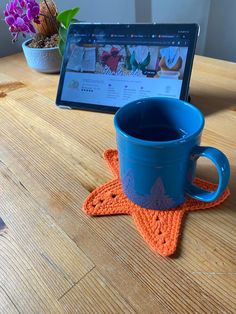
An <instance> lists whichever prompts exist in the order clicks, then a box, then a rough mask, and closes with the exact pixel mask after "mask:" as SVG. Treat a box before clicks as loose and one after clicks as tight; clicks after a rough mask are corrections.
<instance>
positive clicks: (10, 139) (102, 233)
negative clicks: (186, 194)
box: [0, 54, 236, 314]
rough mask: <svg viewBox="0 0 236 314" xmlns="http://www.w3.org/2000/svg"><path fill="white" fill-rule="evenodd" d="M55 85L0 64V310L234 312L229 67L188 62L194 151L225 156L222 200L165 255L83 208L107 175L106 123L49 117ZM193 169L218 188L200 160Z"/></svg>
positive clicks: (113, 220) (15, 59) (234, 181)
mask: <svg viewBox="0 0 236 314" xmlns="http://www.w3.org/2000/svg"><path fill="white" fill-rule="evenodd" d="M58 79H59V77H58V75H46V74H40V73H37V72H35V71H33V70H31V69H29V68H28V67H27V65H26V62H25V60H24V57H23V55H22V54H17V55H13V56H10V57H5V58H1V59H0V218H1V219H0V313H30V314H31V313H236V298H235V295H236V64H234V63H230V62H226V61H220V60H214V59H209V58H205V57H199V56H197V57H196V58H195V62H194V68H193V74H192V80H191V88H190V93H191V97H192V103H194V104H195V105H196V106H197V107H198V108H200V109H201V110H202V112H203V113H204V115H205V117H206V126H205V129H204V132H203V138H202V144H203V145H209V146H215V147H218V148H219V149H221V150H222V151H223V152H225V153H226V154H227V156H228V157H229V160H230V163H231V180H230V190H231V196H230V198H229V199H228V200H227V201H226V202H225V203H223V204H222V205H220V206H219V207H218V208H217V209H214V210H209V211H205V212H196V213H190V214H189V215H188V216H187V217H186V219H185V224H184V227H183V232H182V236H181V241H180V243H179V247H178V250H177V252H176V254H175V255H174V256H172V257H171V258H164V257H161V256H159V255H157V254H155V253H153V252H152V251H151V250H150V249H149V248H148V247H147V245H146V244H145V243H144V241H143V239H142V238H141V236H140V235H139V233H138V232H137V230H136V229H135V227H134V225H133V222H132V219H131V217H129V216H115V217H100V218H91V217H87V216H86V215H85V214H84V213H83V212H82V211H81V206H82V203H83V201H84V199H85V198H86V197H87V196H88V194H89V192H91V191H92V190H93V189H94V188H95V187H97V186H99V185H101V184H103V183H105V182H106V181H108V180H109V179H111V178H112V175H111V173H110V172H109V170H108V168H107V167H106V165H105V162H104V160H103V159H102V153H103V151H104V150H105V149H106V148H110V147H115V146H116V144H115V131H114V128H113V115H112V114H102V113H95V112H86V111H79V110H77V111H72V110H62V109H58V108H57V107H56V106H55V95H56V90H57V84H58ZM197 172H198V175H199V176H201V177H202V178H205V179H208V180H212V181H217V175H216V170H215V169H214V167H213V165H212V164H211V163H210V162H209V161H207V160H205V159H204V158H202V159H201V160H200V161H199V163H198V169H197Z"/></svg>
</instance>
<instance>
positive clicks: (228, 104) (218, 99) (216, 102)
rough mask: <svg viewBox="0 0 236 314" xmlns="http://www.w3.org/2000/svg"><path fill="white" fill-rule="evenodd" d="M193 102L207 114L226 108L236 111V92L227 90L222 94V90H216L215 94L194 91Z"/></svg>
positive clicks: (192, 94)
mask: <svg viewBox="0 0 236 314" xmlns="http://www.w3.org/2000/svg"><path fill="white" fill-rule="evenodd" d="M190 95H191V103H192V104H193V105H195V106H196V107H197V108H199V109H200V110H201V111H202V113H203V114H204V115H205V116H207V115H211V114H214V113H216V112H218V111H222V110H226V109H229V108H231V110H234V111H236V93H235V92H232V91H230V92H228V94H227V91H225V93H224V94H222V90H221V91H220V93H219V92H217V91H216V93H215V94H211V93H210V92H209V93H204V92H203V93H200V92H197V93H196V92H192V93H191V94H190Z"/></svg>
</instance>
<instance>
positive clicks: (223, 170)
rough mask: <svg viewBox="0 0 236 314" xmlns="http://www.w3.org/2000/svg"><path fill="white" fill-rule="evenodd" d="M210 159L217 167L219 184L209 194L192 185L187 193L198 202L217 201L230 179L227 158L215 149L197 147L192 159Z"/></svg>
mask: <svg viewBox="0 0 236 314" xmlns="http://www.w3.org/2000/svg"><path fill="white" fill-rule="evenodd" d="M201 156H202V157H206V158H209V159H210V160H211V161H212V162H213V163H214V165H215V166H216V169H217V172H218V176H219V184H218V187H217V189H216V191H214V192H209V191H207V190H203V189H201V188H199V187H197V186H196V185H194V184H190V186H189V187H188V188H187V190H186V193H187V194H188V195H189V196H190V197H192V198H195V199H197V200H200V201H203V202H213V201H214V200H216V199H217V198H218V197H219V196H220V195H221V194H222V193H223V192H224V190H225V189H226V187H227V185H228V182H229V177H230V165H229V161H228V159H227V157H226V156H225V154H224V153H222V152H221V151H220V150H218V149H217V148H214V147H207V146H205V147H204V146H196V147H195V148H194V149H193V151H192V153H191V158H192V159H195V160H197V159H198V158H199V157H201Z"/></svg>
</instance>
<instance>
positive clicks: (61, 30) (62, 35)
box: [59, 26, 67, 42]
mask: <svg viewBox="0 0 236 314" xmlns="http://www.w3.org/2000/svg"><path fill="white" fill-rule="evenodd" d="M59 36H60V40H63V41H64V42H66V36H67V29H65V28H64V27H62V26H60V27H59Z"/></svg>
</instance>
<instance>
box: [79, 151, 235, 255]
mask: <svg viewBox="0 0 236 314" xmlns="http://www.w3.org/2000/svg"><path fill="white" fill-rule="evenodd" d="M104 158H105V160H106V161H107V163H108V165H109V167H110V168H111V171H112V173H113V174H114V176H115V179H113V180H111V181H109V182H108V183H106V184H104V185H102V186H100V187H99V188H97V189H95V190H94V191H93V192H92V193H91V194H90V195H89V196H88V197H87V199H86V200H85V202H84V204H83V210H84V211H85V212H86V213H87V214H88V215H90V216H102V215H117V214H129V215H132V216H133V219H134V222H135V224H136V226H137V228H138V230H139V232H140V233H141V235H142V236H143V238H144V239H145V241H146V242H147V243H148V244H149V245H150V247H151V248H152V249H153V250H154V251H155V252H158V253H159V254H160V255H162V256H169V255H171V254H173V253H174V252H175V250H176V247H177V242H178V238H179V235H180V227H181V222H182V219H183V216H184V214H185V213H186V212H188V211H194V210H199V209H207V208H211V207H214V206H216V205H219V204H220V203H222V202H223V201H224V200H225V199H226V198H227V197H228V196H229V195H230V192H229V189H228V188H227V189H226V190H225V191H224V193H223V194H222V195H221V196H220V197H219V198H218V199H217V200H216V201H214V202H210V203H204V202H202V201H197V200H195V199H192V198H188V199H187V200H186V201H185V203H184V204H182V205H179V206H178V207H176V208H173V209H170V210H168V211H160V210H152V209H144V208H142V207H140V206H138V205H136V204H134V203H133V202H131V201H130V200H129V199H128V198H127V197H126V196H125V195H124V193H123V191H122V188H121V183H120V179H119V164H118V153H117V150H114V149H109V150H106V151H105V152H104ZM195 184H196V185H198V186H199V187H201V188H204V189H206V190H209V191H214V190H215V189H216V187H217V185H216V184H213V183H210V182H207V181H204V180H202V179H199V178H196V181H195Z"/></svg>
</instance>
